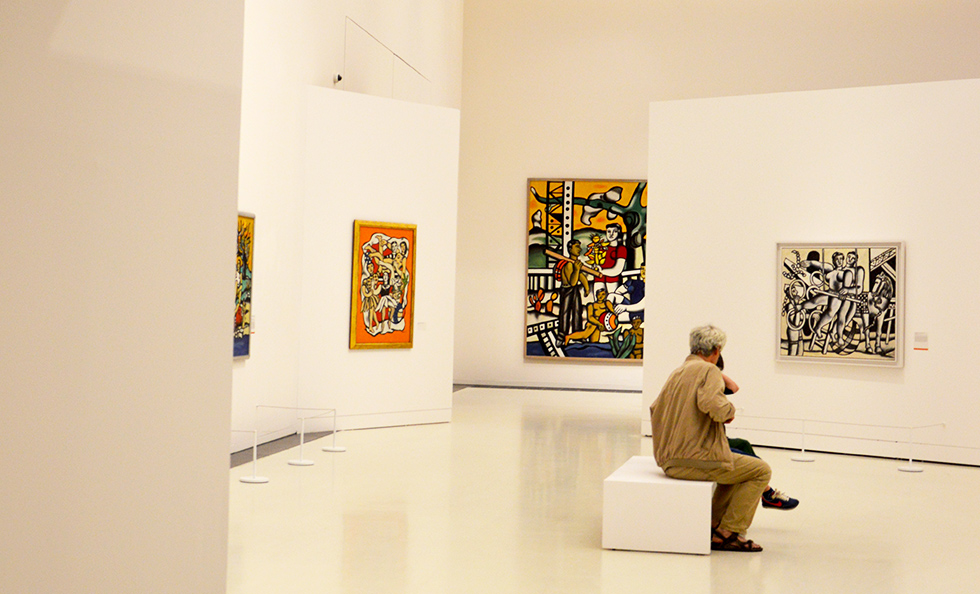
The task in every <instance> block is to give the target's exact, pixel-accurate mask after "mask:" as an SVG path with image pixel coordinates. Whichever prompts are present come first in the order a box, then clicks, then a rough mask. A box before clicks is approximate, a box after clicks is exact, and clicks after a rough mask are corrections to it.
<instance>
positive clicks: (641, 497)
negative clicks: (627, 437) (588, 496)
mask: <svg viewBox="0 0 980 594" xmlns="http://www.w3.org/2000/svg"><path fill="white" fill-rule="evenodd" d="M713 489H714V483H712V482H709V481H682V480H678V479H672V478H670V477H668V476H667V475H665V474H664V472H663V470H661V469H660V467H658V466H657V461H656V460H655V459H654V458H653V456H633V457H632V458H630V459H629V460H627V461H626V463H625V464H623V465H622V466H620V467H619V469H618V470H616V471H615V472H613V473H612V474H610V475H609V477H607V478H606V480H605V481H603V484H602V548H604V549H623V550H629V551H656V552H665V553H694V554H698V555H708V554H710V553H711V494H712V491H713Z"/></svg>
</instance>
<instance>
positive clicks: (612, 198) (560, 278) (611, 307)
mask: <svg viewBox="0 0 980 594" xmlns="http://www.w3.org/2000/svg"><path fill="white" fill-rule="evenodd" d="M527 196H528V216H527V285H526V287H527V295H526V299H525V304H524V305H525V350H524V354H525V356H526V357H536V358H537V357H540V358H544V359H549V358H551V359H591V360H596V361H639V360H641V359H642V358H643V322H644V319H643V297H644V295H645V286H646V273H645V270H644V262H645V257H646V224H647V216H646V208H647V183H646V181H643V180H597V179H529V180H528V183H527Z"/></svg>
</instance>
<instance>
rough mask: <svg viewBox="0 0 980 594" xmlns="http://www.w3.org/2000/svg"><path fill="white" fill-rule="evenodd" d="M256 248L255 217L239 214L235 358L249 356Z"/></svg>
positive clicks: (236, 262) (243, 213) (236, 259)
mask: <svg viewBox="0 0 980 594" xmlns="http://www.w3.org/2000/svg"><path fill="white" fill-rule="evenodd" d="M254 247H255V215H252V214H249V213H245V212H240V213H238V255H237V257H236V258H235V333H234V341H235V348H234V353H235V354H234V356H235V357H248V356H249V346H250V345H249V340H250V339H251V334H252V256H253V251H254Z"/></svg>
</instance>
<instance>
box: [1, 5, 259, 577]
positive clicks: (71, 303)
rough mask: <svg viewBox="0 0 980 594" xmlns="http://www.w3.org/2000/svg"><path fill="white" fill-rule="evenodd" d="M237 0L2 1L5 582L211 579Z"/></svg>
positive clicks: (222, 397)
mask: <svg viewBox="0 0 980 594" xmlns="http://www.w3.org/2000/svg"><path fill="white" fill-rule="evenodd" d="M242 13H243V7H242V3H241V2H191V1H189V0H178V1H176V2H149V1H136V2H122V1H119V0H116V1H111V2H64V1H62V0H3V2H2V4H0V81H2V83H0V130H2V132H0V154H2V155H3V157H2V158H0V204H2V211H3V223H4V229H3V233H0V254H2V257H0V279H2V280H0V304H2V306H3V315H2V317H0V336H2V337H3V346H2V347H0V348H2V354H0V377H2V378H3V386H2V388H0V435H2V438H0V439H2V442H3V456H2V459H0V476H2V479H3V486H2V487H0V491H2V495H0V500H2V505H0V526H3V529H2V530H3V536H2V538H0V576H2V577H0V582H2V585H0V590H2V591H3V592H5V593H14V592H17V593H22V592H106V593H108V592H140V593H141V594H165V593H174V592H194V593H195V594H221V593H223V592H225V582H226V569H225V568H226V564H227V551H228V457H227V447H228V437H227V435H228V429H229V425H230V422H229V421H230V419H229V410H230V403H231V391H232V386H231V358H230V352H229V351H230V349H231V337H230V334H229V329H230V328H231V324H230V317H229V316H230V314H231V303H232V300H233V299H234V297H233V296H234V281H233V276H232V274H233V273H232V271H233V268H234V261H235V256H234V247H233V246H234V241H235V211H236V197H237V182H238V140H239V126H240V107H241V56H242V20H243V16H242Z"/></svg>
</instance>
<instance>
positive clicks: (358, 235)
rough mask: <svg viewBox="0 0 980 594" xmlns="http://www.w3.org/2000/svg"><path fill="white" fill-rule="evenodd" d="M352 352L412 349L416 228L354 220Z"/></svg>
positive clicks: (351, 307)
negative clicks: (355, 350) (354, 350)
mask: <svg viewBox="0 0 980 594" xmlns="http://www.w3.org/2000/svg"><path fill="white" fill-rule="evenodd" d="M351 276H352V280H351V306H350V348H352V349H371V348H375V349H377V348H412V333H413V330H414V322H415V225H400V224H395V223H376V222H371V221H354V263H353V272H352V275H351Z"/></svg>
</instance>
